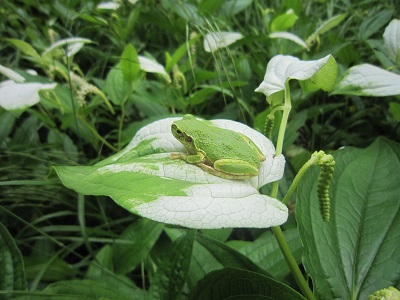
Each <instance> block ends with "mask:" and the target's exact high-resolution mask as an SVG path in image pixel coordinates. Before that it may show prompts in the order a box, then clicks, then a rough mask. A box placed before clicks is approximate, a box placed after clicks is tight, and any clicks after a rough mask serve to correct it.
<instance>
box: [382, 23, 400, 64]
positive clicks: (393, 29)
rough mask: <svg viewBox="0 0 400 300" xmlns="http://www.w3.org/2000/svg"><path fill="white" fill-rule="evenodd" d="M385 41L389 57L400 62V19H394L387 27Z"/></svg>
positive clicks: (384, 35)
mask: <svg viewBox="0 0 400 300" xmlns="http://www.w3.org/2000/svg"><path fill="white" fill-rule="evenodd" d="M383 41H384V43H385V47H386V49H387V51H388V54H389V58H390V59H391V60H393V61H394V62H397V63H400V20H392V21H391V22H390V23H389V25H388V26H387V27H386V29H385V33H384V34H383Z"/></svg>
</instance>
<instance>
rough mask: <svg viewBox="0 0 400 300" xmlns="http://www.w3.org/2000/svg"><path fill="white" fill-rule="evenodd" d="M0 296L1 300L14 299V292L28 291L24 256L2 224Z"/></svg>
mask: <svg viewBox="0 0 400 300" xmlns="http://www.w3.org/2000/svg"><path fill="white" fill-rule="evenodd" d="M0 270H2V271H1V272H0V291H6V292H9V293H4V294H0V295H1V299H4V300H8V299H14V297H13V295H12V291H14V290H26V289H27V285H26V280H25V270H24V263H23V261H22V255H21V252H20V251H19V249H18V247H17V245H16V244H15V241H14V239H13V238H12V236H11V235H10V233H9V232H8V230H7V228H6V227H5V226H4V225H3V223H0Z"/></svg>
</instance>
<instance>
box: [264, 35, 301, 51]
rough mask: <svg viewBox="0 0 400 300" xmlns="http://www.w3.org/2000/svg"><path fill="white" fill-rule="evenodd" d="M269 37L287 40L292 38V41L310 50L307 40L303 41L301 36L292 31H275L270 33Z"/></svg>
mask: <svg viewBox="0 0 400 300" xmlns="http://www.w3.org/2000/svg"><path fill="white" fill-rule="evenodd" d="M269 37H270V38H271V39H286V40H290V41H292V42H295V43H296V44H298V45H300V46H301V47H303V48H304V49H307V50H309V48H308V46H307V44H306V42H305V41H303V40H302V39H301V38H299V37H298V36H297V35H295V34H293V33H290V32H281V31H277V32H273V33H271V34H270V35H269Z"/></svg>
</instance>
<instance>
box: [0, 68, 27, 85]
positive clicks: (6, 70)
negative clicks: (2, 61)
mask: <svg viewBox="0 0 400 300" xmlns="http://www.w3.org/2000/svg"><path fill="white" fill-rule="evenodd" d="M0 73H1V74H3V75H4V76H7V77H8V78H9V79H11V80H14V81H15V82H24V81H25V78H24V77H23V76H21V75H19V74H18V73H17V72H14V71H13V70H11V69H9V68H6V67H4V66H2V65H0Z"/></svg>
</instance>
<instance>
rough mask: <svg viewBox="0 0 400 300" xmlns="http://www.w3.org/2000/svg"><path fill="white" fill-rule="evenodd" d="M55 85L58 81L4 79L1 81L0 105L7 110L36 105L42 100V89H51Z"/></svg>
mask: <svg viewBox="0 0 400 300" xmlns="http://www.w3.org/2000/svg"><path fill="white" fill-rule="evenodd" d="M55 87H56V83H48V84H43V83H35V82H29V83H15V82H14V81H12V80H7V81H3V82H1V83H0V106H1V107H3V108H4V109H6V110H15V109H21V108H25V107H29V106H32V105H35V104H36V103H38V102H39V100H40V96H39V91H40V90H50V89H54V88H55Z"/></svg>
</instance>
